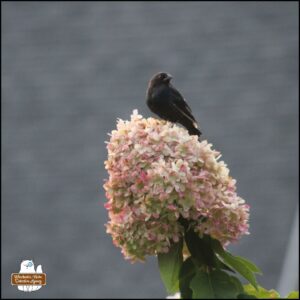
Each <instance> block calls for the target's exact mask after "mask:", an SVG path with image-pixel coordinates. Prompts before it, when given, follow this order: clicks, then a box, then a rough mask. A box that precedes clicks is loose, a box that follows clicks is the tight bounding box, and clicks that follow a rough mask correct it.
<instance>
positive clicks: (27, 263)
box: [18, 260, 43, 292]
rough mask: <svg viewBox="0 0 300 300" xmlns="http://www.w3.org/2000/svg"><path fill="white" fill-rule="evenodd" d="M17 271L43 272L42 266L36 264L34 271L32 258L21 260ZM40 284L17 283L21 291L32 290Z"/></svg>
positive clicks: (35, 289) (36, 288)
mask: <svg viewBox="0 0 300 300" xmlns="http://www.w3.org/2000/svg"><path fill="white" fill-rule="evenodd" d="M19 273H23V274H24V273H43V271H42V266H41V265H38V266H37V268H36V271H35V269H34V263H33V261H32V260H23V261H22V262H21V265H20V272H19ZM41 287H42V286H41V285H18V289H19V290H20V291H23V292H33V291H37V290H39V289H40V288H41Z"/></svg>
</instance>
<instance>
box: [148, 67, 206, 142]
mask: <svg viewBox="0 0 300 300" xmlns="http://www.w3.org/2000/svg"><path fill="white" fill-rule="evenodd" d="M171 79H172V76H171V75H170V74H168V73H163V72H161V73H158V74H156V75H154V76H153V77H152V78H151V79H150V81H149V85H148V89H147V96H146V97H147V105H148V107H149V108H150V110H151V111H152V112H153V113H155V114H157V115H158V116H159V117H160V118H162V119H164V120H167V121H170V122H173V123H179V124H181V125H182V126H184V127H185V128H186V129H187V130H188V132H189V134H191V135H198V136H200V135H201V131H200V130H199V129H198V128H197V122H196V120H195V118H194V116H193V115H192V110H191V108H190V107H189V106H188V104H187V103H186V101H185V100H184V98H183V97H182V95H181V94H180V93H179V92H178V91H177V90H176V89H175V88H174V87H173V86H172V84H171V83H170V81H171Z"/></svg>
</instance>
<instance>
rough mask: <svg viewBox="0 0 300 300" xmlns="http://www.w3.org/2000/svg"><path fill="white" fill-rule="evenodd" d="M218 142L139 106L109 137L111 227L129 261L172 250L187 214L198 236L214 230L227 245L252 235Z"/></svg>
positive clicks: (107, 163) (214, 234)
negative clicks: (216, 146) (143, 111)
mask: <svg viewBox="0 0 300 300" xmlns="http://www.w3.org/2000/svg"><path fill="white" fill-rule="evenodd" d="M211 147H212V145H211V144H209V143H208V142H207V141H206V140H204V141H201V142H199V141H198V138H197V136H190V135H189V134H188V132H187V130H185V129H184V128H181V127H179V126H177V125H175V124H172V123H169V122H166V121H162V120H157V119H154V118H148V119H145V118H143V117H142V116H141V115H139V114H138V112H137V111H136V110H135V111H134V112H133V114H132V116H131V120H130V121H123V120H118V123H117V130H113V131H112V133H111V137H110V140H109V142H108V143H107V150H108V159H107V161H105V168H106V169H107V171H108V174H109V178H108V180H107V181H106V182H105V184H104V188H105V190H106V197H107V199H108V201H107V202H106V204H105V208H106V209H107V210H108V213H109V222H108V223H107V224H106V228H107V232H108V233H109V234H111V235H112V238H113V242H114V244H115V245H116V246H118V247H121V248H122V253H123V254H124V256H125V257H126V258H127V259H130V260H131V261H143V260H144V259H145V256H146V255H156V254H157V253H165V252H167V251H168V249H169V247H170V245H171V243H172V242H178V240H179V238H180V237H181V236H182V234H183V228H182V227H181V226H180V225H179V223H178V221H177V220H178V218H179V216H180V215H182V216H183V217H184V218H186V219H189V220H194V222H196V225H195V231H196V232H198V233H199V235H202V234H210V235H211V236H212V237H213V238H215V239H218V240H220V241H221V242H222V244H223V245H226V244H228V243H230V242H233V241H236V240H237V239H238V238H240V237H241V235H243V234H248V229H249V225H248V218H249V206H248V205H247V204H245V201H244V200H243V199H242V198H240V197H239V196H238V195H237V194H236V180H235V179H233V178H231V177H230V176H229V169H228V168H227V166H226V164H225V163H224V162H223V161H218V160H219V158H220V156H221V155H220V152H218V151H215V150H213V149H212V148H211ZM203 217H205V218H203Z"/></svg>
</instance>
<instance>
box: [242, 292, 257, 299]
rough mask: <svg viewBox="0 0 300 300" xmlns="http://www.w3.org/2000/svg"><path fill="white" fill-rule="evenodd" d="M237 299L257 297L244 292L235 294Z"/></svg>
mask: <svg viewBox="0 0 300 300" xmlns="http://www.w3.org/2000/svg"><path fill="white" fill-rule="evenodd" d="M237 298H238V299H257V298H256V297H255V296H252V295H248V294H246V293H241V294H239V295H238V296H237Z"/></svg>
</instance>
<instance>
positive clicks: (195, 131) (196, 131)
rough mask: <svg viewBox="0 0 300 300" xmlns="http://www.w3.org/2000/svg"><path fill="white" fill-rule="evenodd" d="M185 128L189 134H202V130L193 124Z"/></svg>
mask: <svg viewBox="0 0 300 300" xmlns="http://www.w3.org/2000/svg"><path fill="white" fill-rule="evenodd" d="M187 130H188V132H189V134H190V135H198V136H199V137H200V135H201V134H202V132H201V131H200V130H199V129H198V128H196V127H194V126H189V127H188V128H187Z"/></svg>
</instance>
